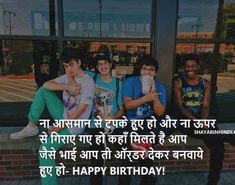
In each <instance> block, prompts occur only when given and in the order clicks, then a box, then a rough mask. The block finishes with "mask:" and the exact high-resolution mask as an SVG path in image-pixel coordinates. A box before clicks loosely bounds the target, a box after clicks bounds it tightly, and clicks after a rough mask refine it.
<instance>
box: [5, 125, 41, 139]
mask: <svg viewBox="0 0 235 185" xmlns="http://www.w3.org/2000/svg"><path fill="white" fill-rule="evenodd" d="M38 133H39V130H38V127H29V126H26V127H24V128H23V129H22V130H21V131H19V132H14V133H11V134H10V135H9V138H10V139H13V140H19V139H23V138H26V137H32V136H36V135H38Z"/></svg>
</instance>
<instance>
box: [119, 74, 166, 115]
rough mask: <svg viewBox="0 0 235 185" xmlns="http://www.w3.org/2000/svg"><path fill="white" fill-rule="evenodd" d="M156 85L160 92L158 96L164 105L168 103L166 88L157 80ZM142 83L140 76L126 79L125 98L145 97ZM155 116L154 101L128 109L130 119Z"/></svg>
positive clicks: (124, 86) (127, 113)
mask: <svg viewBox="0 0 235 185" xmlns="http://www.w3.org/2000/svg"><path fill="white" fill-rule="evenodd" d="M155 87H156V90H157V92H158V93H161V95H158V98H159V100H160V102H161V104H162V105H166V88H165V87H164V86H163V85H162V84H160V83H158V82H157V81H156V80H155ZM143 96H144V94H143V93H142V83H141V79H140V76H135V77H130V78H128V79H127V80H125V81H124V85H123V98H127V97H129V98H132V99H133V100H136V99H139V98H141V97H143ZM150 116H154V111H153V103H151V102H149V103H145V104H143V105H141V106H139V107H138V108H136V109H132V110H126V117H127V118H128V119H143V118H147V117H150Z"/></svg>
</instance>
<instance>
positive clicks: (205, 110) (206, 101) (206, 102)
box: [201, 80, 211, 119]
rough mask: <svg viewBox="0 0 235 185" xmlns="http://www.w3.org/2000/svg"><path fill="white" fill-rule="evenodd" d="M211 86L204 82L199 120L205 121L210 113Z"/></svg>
mask: <svg viewBox="0 0 235 185" xmlns="http://www.w3.org/2000/svg"><path fill="white" fill-rule="evenodd" d="M210 99H211V85H210V82H209V81H207V80H205V93H204V98H203V102H202V110H201V119H207V118H208V116H209V112H210Z"/></svg>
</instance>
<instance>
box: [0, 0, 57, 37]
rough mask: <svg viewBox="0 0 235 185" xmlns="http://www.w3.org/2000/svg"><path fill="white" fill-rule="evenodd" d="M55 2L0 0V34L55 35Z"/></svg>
mask: <svg viewBox="0 0 235 185" xmlns="http://www.w3.org/2000/svg"><path fill="white" fill-rule="evenodd" d="M56 2H57V1H55V0H52V1H48V0H40V1H37V0H19V1H15V0H14V1H13V0H9V1H5V0H0V15H1V16H0V35H55V33H56V31H55V30H56V29H55V24H56V23H55V19H56V13H55V10H56V6H57V4H56ZM49 5H50V6H49ZM49 7H51V8H52V9H53V10H51V11H50V10H49ZM50 20H51V21H52V20H54V21H52V22H50Z"/></svg>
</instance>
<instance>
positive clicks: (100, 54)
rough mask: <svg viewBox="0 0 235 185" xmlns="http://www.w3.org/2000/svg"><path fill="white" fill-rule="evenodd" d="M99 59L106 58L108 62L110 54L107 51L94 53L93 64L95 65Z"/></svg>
mask: <svg viewBox="0 0 235 185" xmlns="http://www.w3.org/2000/svg"><path fill="white" fill-rule="evenodd" d="M99 60H106V61H108V62H109V63H111V59H110V55H109V53H107V52H104V53H98V54H96V56H95V64H96V65H97V64H98V62H99Z"/></svg>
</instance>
